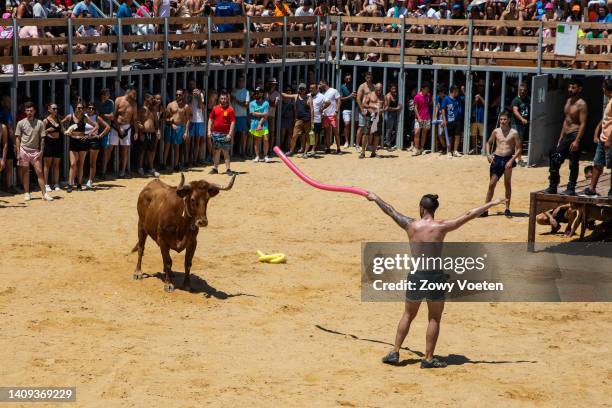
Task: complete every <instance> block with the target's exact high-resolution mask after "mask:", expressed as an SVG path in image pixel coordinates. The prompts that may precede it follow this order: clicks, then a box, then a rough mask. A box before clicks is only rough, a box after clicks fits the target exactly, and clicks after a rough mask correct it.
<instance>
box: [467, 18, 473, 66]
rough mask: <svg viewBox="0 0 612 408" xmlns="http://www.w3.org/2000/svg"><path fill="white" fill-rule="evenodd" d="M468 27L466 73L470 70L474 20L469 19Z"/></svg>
mask: <svg viewBox="0 0 612 408" xmlns="http://www.w3.org/2000/svg"><path fill="white" fill-rule="evenodd" d="M468 22H469V26H468V47H467V67H468V72H470V71H471V70H472V41H473V39H474V20H472V19H469V20H468Z"/></svg>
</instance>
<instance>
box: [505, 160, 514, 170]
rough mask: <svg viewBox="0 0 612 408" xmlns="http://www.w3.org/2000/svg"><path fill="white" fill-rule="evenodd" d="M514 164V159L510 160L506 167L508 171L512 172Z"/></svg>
mask: <svg viewBox="0 0 612 408" xmlns="http://www.w3.org/2000/svg"><path fill="white" fill-rule="evenodd" d="M513 164H514V159H512V160H508V163H506V166H505V167H506V170H510V169H511V168H512V165H513Z"/></svg>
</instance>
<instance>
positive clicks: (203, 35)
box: [162, 33, 208, 41]
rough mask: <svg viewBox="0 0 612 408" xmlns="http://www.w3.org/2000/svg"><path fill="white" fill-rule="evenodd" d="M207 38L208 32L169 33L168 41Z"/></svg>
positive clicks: (202, 39)
mask: <svg viewBox="0 0 612 408" xmlns="http://www.w3.org/2000/svg"><path fill="white" fill-rule="evenodd" d="M207 38H208V33H184V34H168V41H205V40H206V39H207ZM162 40H163V39H162Z"/></svg>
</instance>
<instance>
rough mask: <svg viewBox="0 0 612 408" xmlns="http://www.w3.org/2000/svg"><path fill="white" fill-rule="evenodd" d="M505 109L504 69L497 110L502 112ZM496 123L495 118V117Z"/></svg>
mask: <svg viewBox="0 0 612 408" xmlns="http://www.w3.org/2000/svg"><path fill="white" fill-rule="evenodd" d="M504 109H506V71H504V72H502V83H501V99H500V101H499V111H500V112H502V111H503V110H504ZM495 121H496V124H497V119H495Z"/></svg>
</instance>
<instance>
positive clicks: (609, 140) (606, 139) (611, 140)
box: [599, 132, 612, 147]
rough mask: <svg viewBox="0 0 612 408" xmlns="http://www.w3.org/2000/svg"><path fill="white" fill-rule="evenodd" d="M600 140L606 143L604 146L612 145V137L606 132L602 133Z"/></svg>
mask: <svg viewBox="0 0 612 408" xmlns="http://www.w3.org/2000/svg"><path fill="white" fill-rule="evenodd" d="M599 140H601V142H602V143H603V144H604V146H606V147H610V146H611V143H610V142H612V138H610V137H608V136H606V134H605V133H603V132H602V133H601V136H599Z"/></svg>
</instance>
